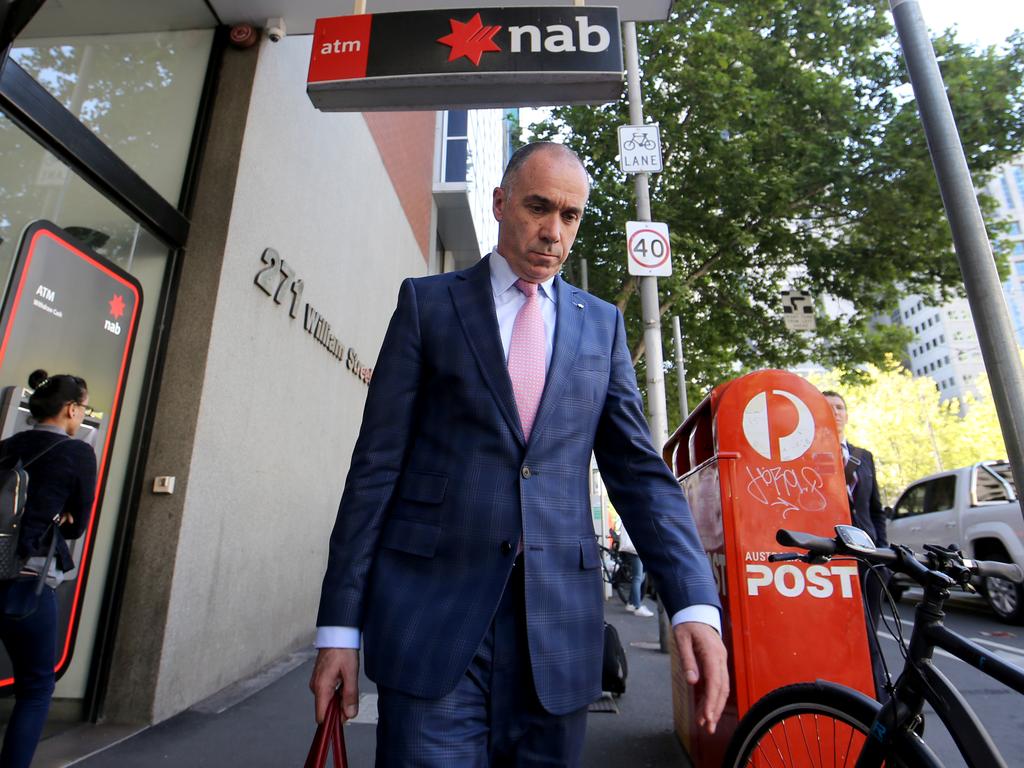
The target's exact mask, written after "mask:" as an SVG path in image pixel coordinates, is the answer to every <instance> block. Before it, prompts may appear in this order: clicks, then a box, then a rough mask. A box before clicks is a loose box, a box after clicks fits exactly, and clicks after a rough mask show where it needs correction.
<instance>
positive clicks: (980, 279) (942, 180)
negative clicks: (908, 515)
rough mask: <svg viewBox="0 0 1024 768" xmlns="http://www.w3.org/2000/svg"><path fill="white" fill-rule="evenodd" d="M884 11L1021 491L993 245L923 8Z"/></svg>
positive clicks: (1005, 323)
mask: <svg viewBox="0 0 1024 768" xmlns="http://www.w3.org/2000/svg"><path fill="white" fill-rule="evenodd" d="M890 6H891V7H892V15H893V19H894V20H895V22H896V32H897V34H898V35H899V39H900V45H901V46H902V47H903V54H904V56H905V58H906V62H907V72H908V73H909V75H910V83H911V85H912V86H913V88H914V97H915V98H916V99H917V106H918V110H919V111H920V114H921V122H922V123H923V124H924V132H925V136H926V137H927V140H928V151H929V152H930V153H931V157H932V165H933V166H934V167H935V176H936V178H937V179H938V182H939V190H940V192H941V194H942V204H943V206H945V209H946V218H947V219H949V226H950V229H951V230H952V232H953V246H954V248H955V249H956V255H957V259H958V260H959V262H960V272H961V274H962V275H963V278H964V286H965V287H966V289H967V301H968V303H969V305H970V307H971V314H972V315H973V317H974V327H975V329H976V330H977V332H978V343H979V345H980V346H981V356H982V359H983V360H984V361H985V370H986V372H987V373H988V377H989V382H990V383H991V385H992V400H993V402H994V404H995V407H996V415H997V416H998V417H999V426H1000V428H1001V429H1002V432H1003V442H1004V443H1005V444H1006V451H1007V455H1008V458H1009V460H1010V467H1011V469H1012V470H1013V479H1014V481H1015V483H1016V486H1017V488H1024V446H1022V443H1021V439H1022V438H1021V435H1022V433H1024V370H1022V368H1021V363H1020V357H1019V353H1018V351H1017V345H1016V343H1015V341H1014V335H1013V328H1012V326H1011V325H1010V315H1009V312H1008V311H1007V309H1006V301H1005V300H1004V298H1003V292H1002V288H1001V286H1000V284H999V274H998V273H997V271H996V265H995V261H994V259H993V258H992V246H991V245H990V244H989V241H988V234H987V233H986V232H985V222H984V220H983V219H982V217H981V209H980V208H979V206H978V198H977V193H976V192H975V190H974V184H973V182H972V181H971V174H970V172H969V171H968V169H967V160H966V158H965V157H964V150H963V145H962V144H961V143H960V134H959V133H958V131H957V128H956V123H955V121H954V120H953V112H952V110H951V109H950V107H949V99H948V97H947V96H946V90H945V87H944V84H943V82H942V73H941V72H940V71H939V65H938V62H937V61H936V60H935V49H934V48H933V47H932V42H931V38H930V37H929V36H928V28H927V27H926V26H925V23H924V18H923V17H922V16H921V7H920V5H919V3H918V2H917V0H890ZM1018 498H1019V499H1020V498H1024V494H1021V493H1018ZM1021 503H1022V504H1024V501H1022V502H1021ZM1022 511H1024V506H1022Z"/></svg>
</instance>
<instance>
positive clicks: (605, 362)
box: [575, 354, 611, 371]
mask: <svg viewBox="0 0 1024 768" xmlns="http://www.w3.org/2000/svg"><path fill="white" fill-rule="evenodd" d="M575 366H576V367H577V368H579V369H581V370H584V371H607V370H608V368H609V367H610V366H611V361H610V360H609V358H608V357H605V356H603V355H585V354H581V355H579V356H578V357H577V358H576V362H575Z"/></svg>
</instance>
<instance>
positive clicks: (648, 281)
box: [622, 21, 668, 448]
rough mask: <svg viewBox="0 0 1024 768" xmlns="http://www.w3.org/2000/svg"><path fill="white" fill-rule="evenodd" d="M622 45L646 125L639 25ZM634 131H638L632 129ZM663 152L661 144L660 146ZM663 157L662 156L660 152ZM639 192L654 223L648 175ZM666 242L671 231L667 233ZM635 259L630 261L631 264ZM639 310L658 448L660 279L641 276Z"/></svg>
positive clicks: (627, 31) (643, 212) (643, 214)
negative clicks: (641, 80) (638, 38)
mask: <svg viewBox="0 0 1024 768" xmlns="http://www.w3.org/2000/svg"><path fill="white" fill-rule="evenodd" d="M622 43H623V48H624V51H625V54H626V88H627V93H628V96H629V122H630V123H631V126H636V127H642V126H643V125H644V111H643V104H642V103H641V101H640V98H641V96H640V57H639V56H638V54H637V45H636V24H634V23H633V22H631V21H627V22H625V23H624V24H623V25H622ZM633 130H635V129H633ZM659 149H660V143H659ZM659 154H660V153H659ZM634 186H635V189H636V218H637V221H638V222H650V221H651V198H650V183H649V179H648V176H647V173H637V174H636V175H635V176H634ZM665 236H666V238H665V239H666V240H667V239H668V237H667V236H668V230H667V229H666V230H665ZM632 261H633V260H632V259H630V262H631V263H632ZM639 280H640V310H641V317H642V320H643V324H644V349H645V350H646V352H645V356H646V358H647V409H648V419H649V422H648V423H649V425H650V428H651V438H652V439H653V441H654V445H656V446H658V447H659V448H660V447H661V446H663V445H664V444H665V443H666V442H667V441H668V414H667V412H666V409H665V372H664V358H663V356H662V349H661V308H660V306H659V302H658V278H657V277H650V276H648V277H640V278H639Z"/></svg>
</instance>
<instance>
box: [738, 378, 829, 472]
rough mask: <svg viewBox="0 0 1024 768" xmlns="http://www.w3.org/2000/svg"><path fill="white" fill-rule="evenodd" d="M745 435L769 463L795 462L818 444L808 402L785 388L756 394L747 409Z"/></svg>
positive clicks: (745, 411)
mask: <svg viewBox="0 0 1024 768" xmlns="http://www.w3.org/2000/svg"><path fill="white" fill-rule="evenodd" d="M743 436H744V437H745V438H746V439H747V442H748V443H750V447H751V448H753V449H754V450H755V451H757V452H758V453H759V454H760V455H761V456H763V457H764V458H766V459H768V460H769V461H780V462H785V461H794V460H796V459H799V458H800V457H801V456H803V455H804V454H805V453H806V452H807V449H808V448H810V447H811V443H812V442H814V416H813V415H811V409H810V408H808V407H807V403H805V402H804V401H803V400H801V399H800V398H799V397H797V396H796V395H794V394H793V393H792V392H787V391H786V390H784V389H772V390H768V391H766V392H761V393H759V394H757V395H754V397H752V398H751V399H750V401H749V402H748V403H747V405H746V407H745V408H744V409H743Z"/></svg>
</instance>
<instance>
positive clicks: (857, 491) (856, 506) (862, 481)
mask: <svg viewBox="0 0 1024 768" xmlns="http://www.w3.org/2000/svg"><path fill="white" fill-rule="evenodd" d="M846 445H847V447H848V448H849V449H850V455H851V456H853V457H855V458H857V459H860V464H858V465H857V467H856V469H855V470H854V472H855V473H856V475H857V485H856V487H855V488H854V489H853V498H852V499H851V500H850V515H851V516H852V517H853V524H854V525H856V526H857V527H858V528H860V529H861V530H864V531H867V532H868V534H869V535H870V536H871V538H872V539H873V540H874V542H875V546H878V547H885V546H888V544H889V537H888V535H886V523H887V520H886V517H885V512H884V510H883V509H882V501H881V499H880V498H879V496H878V480H877V479H876V478H875V457H874V456H872V455H871V451H868V450H865V449H864V448H857V447H856V446H853V445H850V444H849V443H847V444H846Z"/></svg>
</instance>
